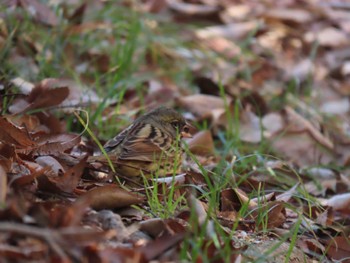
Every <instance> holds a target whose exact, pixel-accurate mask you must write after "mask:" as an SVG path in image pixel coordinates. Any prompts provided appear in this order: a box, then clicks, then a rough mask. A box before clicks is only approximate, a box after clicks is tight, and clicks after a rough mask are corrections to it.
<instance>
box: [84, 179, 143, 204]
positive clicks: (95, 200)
mask: <svg viewBox="0 0 350 263" xmlns="http://www.w3.org/2000/svg"><path fill="white" fill-rule="evenodd" d="M79 199H88V200H89V203H90V206H91V207H92V208H94V209H96V210H102V209H114V208H122V207H126V206H130V205H135V204H140V203H142V202H143V198H142V197H141V196H139V195H136V194H134V193H131V192H128V191H126V190H124V189H122V188H120V187H118V186H116V185H104V186H101V187H96V188H94V189H92V190H90V191H88V192H87V193H86V194H84V195H82V196H80V197H79Z"/></svg>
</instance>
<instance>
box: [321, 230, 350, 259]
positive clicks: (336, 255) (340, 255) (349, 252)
mask: <svg viewBox="0 0 350 263" xmlns="http://www.w3.org/2000/svg"><path fill="white" fill-rule="evenodd" d="M327 248H328V249H326V251H327V255H328V256H329V257H331V258H332V259H336V260H341V261H342V262H350V260H349V259H347V260H346V261H344V259H345V258H350V240H349V237H344V236H337V237H335V238H332V239H330V240H329V241H328V243H327Z"/></svg>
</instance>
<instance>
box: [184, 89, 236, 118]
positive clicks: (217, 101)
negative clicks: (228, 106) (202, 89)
mask: <svg viewBox="0 0 350 263" xmlns="http://www.w3.org/2000/svg"><path fill="white" fill-rule="evenodd" d="M229 102H230V100H229V99H228V103H229ZM178 103H179V105H180V106H182V107H184V108H186V109H187V110H189V111H190V112H192V113H193V114H194V115H196V116H198V117H199V118H201V119H202V118H207V117H210V116H211V114H212V112H213V110H216V109H224V108H225V102H224V100H223V99H222V98H220V97H216V96H212V95H203V94H196V95H190V96H186V97H180V98H179V99H178Z"/></svg>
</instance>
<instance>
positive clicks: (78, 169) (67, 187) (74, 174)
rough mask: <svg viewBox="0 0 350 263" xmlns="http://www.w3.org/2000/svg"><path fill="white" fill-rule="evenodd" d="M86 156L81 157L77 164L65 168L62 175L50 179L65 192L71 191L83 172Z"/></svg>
mask: <svg viewBox="0 0 350 263" xmlns="http://www.w3.org/2000/svg"><path fill="white" fill-rule="evenodd" d="M86 159H87V157H85V158H83V159H82V160H81V161H80V162H79V163H78V164H77V165H75V166H73V167H72V168H70V169H69V170H67V171H66V172H65V173H64V174H63V175H62V176H58V177H56V178H54V180H51V182H53V181H54V182H55V183H56V185H57V186H58V187H59V188H60V189H61V190H62V191H64V192H66V193H73V191H74V189H75V188H76V187H77V186H78V183H79V181H80V178H81V175H82V174H83V171H84V168H85V166H86Z"/></svg>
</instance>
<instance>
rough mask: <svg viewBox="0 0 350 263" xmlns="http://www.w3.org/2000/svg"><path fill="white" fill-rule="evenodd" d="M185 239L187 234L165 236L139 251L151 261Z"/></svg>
mask: <svg viewBox="0 0 350 263" xmlns="http://www.w3.org/2000/svg"><path fill="white" fill-rule="evenodd" d="M184 238H185V233H179V234H175V235H164V236H161V237H160V238H158V239H156V240H155V241H153V242H149V243H148V244H147V245H146V246H144V247H142V248H140V249H138V250H139V251H141V252H143V254H144V256H145V258H146V259H147V260H148V261H150V260H152V259H155V258H156V257H158V256H160V255H162V254H163V253H164V252H165V251H166V250H168V249H170V248H171V247H173V246H175V245H176V244H177V243H179V242H180V241H182V240H183V239H184Z"/></svg>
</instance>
